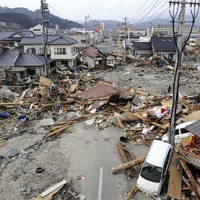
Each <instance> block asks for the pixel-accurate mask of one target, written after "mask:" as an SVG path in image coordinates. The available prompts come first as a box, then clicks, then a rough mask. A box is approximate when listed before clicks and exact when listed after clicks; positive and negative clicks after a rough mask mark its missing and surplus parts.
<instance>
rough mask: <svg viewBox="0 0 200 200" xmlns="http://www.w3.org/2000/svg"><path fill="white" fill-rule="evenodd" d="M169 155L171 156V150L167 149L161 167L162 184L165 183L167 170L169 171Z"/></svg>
mask: <svg viewBox="0 0 200 200" xmlns="http://www.w3.org/2000/svg"><path fill="white" fill-rule="evenodd" d="M171 154H172V149H169V151H168V154H167V157H166V159H165V163H164V166H163V177H162V179H163V182H164V181H165V178H166V176H167V173H168V170H169V164H170V161H171Z"/></svg>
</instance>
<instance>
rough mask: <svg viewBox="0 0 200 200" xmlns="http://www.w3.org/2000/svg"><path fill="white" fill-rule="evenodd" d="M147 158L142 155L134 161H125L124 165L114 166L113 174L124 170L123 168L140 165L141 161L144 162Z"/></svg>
mask: <svg viewBox="0 0 200 200" xmlns="http://www.w3.org/2000/svg"><path fill="white" fill-rule="evenodd" d="M144 160H145V157H142V158H138V159H136V160H133V161H130V162H127V163H124V164H122V165H119V166H117V167H113V168H112V173H113V174H116V173H117V172H119V171H121V170H123V169H128V168H130V167H133V166H135V165H139V164H141V163H143V162H144Z"/></svg>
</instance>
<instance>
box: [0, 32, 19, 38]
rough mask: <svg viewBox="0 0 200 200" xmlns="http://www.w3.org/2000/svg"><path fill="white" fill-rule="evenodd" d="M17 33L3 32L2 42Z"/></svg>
mask: <svg viewBox="0 0 200 200" xmlns="http://www.w3.org/2000/svg"><path fill="white" fill-rule="evenodd" d="M15 33H16V31H1V32H0V40H6V39H7V38H9V37H10V36H12V35H13V34H15Z"/></svg>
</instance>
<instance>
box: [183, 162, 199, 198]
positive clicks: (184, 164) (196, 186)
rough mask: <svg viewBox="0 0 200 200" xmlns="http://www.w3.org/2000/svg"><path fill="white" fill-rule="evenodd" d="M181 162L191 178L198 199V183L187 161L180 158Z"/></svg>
mask: <svg viewBox="0 0 200 200" xmlns="http://www.w3.org/2000/svg"><path fill="white" fill-rule="evenodd" d="M180 163H181V166H182V167H183V169H184V170H185V172H186V174H187V176H188V178H189V179H190V183H191V186H192V189H193V191H194V193H195V196H196V198H197V199H200V194H199V190H198V185H197V183H196V181H195V179H194V177H193V175H192V173H191V171H190V170H189V168H188V166H187V164H186V163H185V161H184V160H183V159H180Z"/></svg>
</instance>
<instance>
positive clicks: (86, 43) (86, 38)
mask: <svg viewBox="0 0 200 200" xmlns="http://www.w3.org/2000/svg"><path fill="white" fill-rule="evenodd" d="M88 19H89V15H87V16H85V45H86V47H87V46H88V37H87V20H88Z"/></svg>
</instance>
